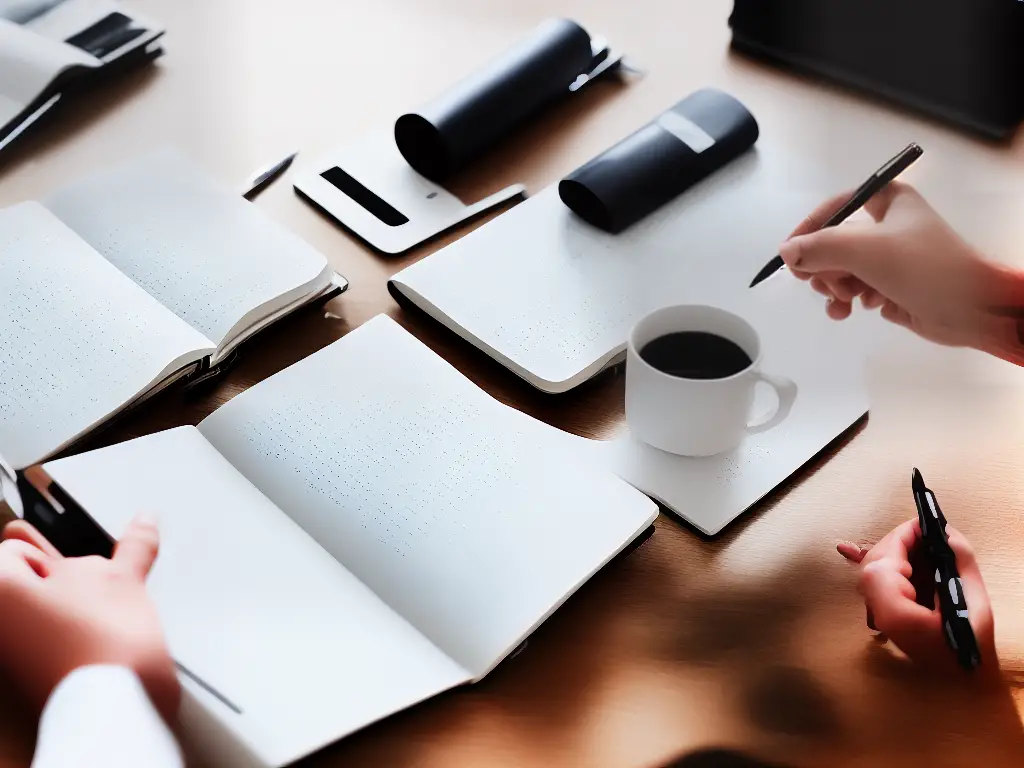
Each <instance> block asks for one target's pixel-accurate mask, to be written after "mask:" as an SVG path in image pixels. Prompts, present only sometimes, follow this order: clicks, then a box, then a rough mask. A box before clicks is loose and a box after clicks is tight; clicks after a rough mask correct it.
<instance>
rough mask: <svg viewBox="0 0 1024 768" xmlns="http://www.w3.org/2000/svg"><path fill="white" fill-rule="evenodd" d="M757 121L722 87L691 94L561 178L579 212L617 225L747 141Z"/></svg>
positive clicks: (610, 228)
mask: <svg viewBox="0 0 1024 768" xmlns="http://www.w3.org/2000/svg"><path fill="white" fill-rule="evenodd" d="M758 133H759V130H758V126H757V121H755V120H754V117H753V115H751V114H750V112H748V111H747V109H746V107H744V106H743V105H742V104H741V103H740V102H739V101H737V100H736V99H735V98H733V97H732V96H729V95H728V94H726V93H722V92H721V91H716V90H713V89H705V90H701V91H697V92H696V93H694V94H691V95H690V96H688V97H687V98H685V99H683V100H682V101H681V102H679V103H678V104H676V105H675V106H674V107H672V109H670V110H668V111H667V112H665V113H664V114H663V115H661V117H659V118H658V119H657V120H655V121H654V122H652V123H650V124H649V125H647V126H645V127H643V128H641V129H640V130H639V131H637V132H636V133H634V134H633V135H631V136H629V137H627V138H626V139H623V140H622V141H621V142H619V143H618V144H616V145H615V146H614V147H612V148H611V149H609V150H608V151H607V152H605V153H604V154H602V155H600V156H598V157H597V158H595V159H594V160H591V161H590V162H589V163H587V164H586V165H584V166H583V167H582V168H579V169H578V170H576V171H574V172H573V173H572V174H570V175H569V176H567V177H566V178H565V179H563V180H562V181H561V182H560V183H559V185H558V194H559V196H560V197H561V198H562V202H563V203H565V204H566V206H568V207H569V209H570V210H572V211H573V212H574V213H575V214H576V215H577V216H579V217H580V218H582V219H583V220H584V221H586V222H588V223H589V224H592V225H593V226H595V227H597V228H599V229H602V230H605V231H606V232H611V233H618V232H621V231H622V230H624V229H626V228H627V227H629V226H630V225H632V224H634V223H636V222H637V221H639V220H640V219H642V218H644V217H645V216H647V215H648V214H650V213H653V212H654V211H655V210H657V209H658V208H660V207H661V206H662V205H664V204H665V203H667V202H669V201H670V200H672V199H673V198H674V197H677V196H678V195H680V194H682V193H683V192H685V191H686V190H687V189H689V188H690V187H692V186H693V185H694V184H696V183H697V182H698V181H700V180H701V179H703V178H705V177H706V176H708V175H709V174H711V173H714V172H715V171H716V170H718V169H719V168H721V167H722V166H724V165H726V164H727V163H729V162H730V161H731V160H733V159H734V158H736V157H738V156H739V155H741V154H742V153H744V152H746V151H747V150H748V149H750V148H751V147H752V146H753V145H754V143H755V142H756V141H757V138H758Z"/></svg>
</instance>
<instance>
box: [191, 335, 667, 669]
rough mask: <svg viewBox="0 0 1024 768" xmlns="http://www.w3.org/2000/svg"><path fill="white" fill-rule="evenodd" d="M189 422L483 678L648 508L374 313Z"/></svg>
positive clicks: (556, 436)
mask: <svg viewBox="0 0 1024 768" xmlns="http://www.w3.org/2000/svg"><path fill="white" fill-rule="evenodd" d="M200 430H201V431H202V432H203V434H205V435H206V437H207V438H208V439H209V440H210V442H211V443H212V444H213V445H215V446H216V447H217V449H218V450H219V451H220V452H221V453H222V454H223V455H224V456H225V457H227V458H228V460H229V461H231V463H232V464H233V465H234V466H236V467H238V468H239V470H240V471H242V473H243V474H245V475H246V476H247V477H249V478H250V479H251V480H252V481H253V483H255V484H256V485H257V486H258V487H259V488H260V489H261V490H262V491H263V492H264V493H265V494H266V495H267V496H268V497H269V498H270V499H272V500H273V501H274V503H276V504H277V505H278V506H279V507H280V508H281V509H283V510H284V511H285V512H287V513H288V514H289V515H290V516H291V517H292V519H293V520H295V522H297V523H298V524H299V525H301V526H302V527H303V528H304V529H305V530H306V531H307V532H309V533H310V535H312V536H313V538H315V539H316V540H317V541H319V542H320V543H321V544H322V545H323V546H324V547H325V548H326V549H327V550H328V551H329V552H331V553H332V554H333V555H334V556H335V557H336V558H337V559H338V561H339V562H341V563H343V564H344V565H345V566H346V567H347V568H348V569H349V570H350V571H351V572H352V573H354V574H355V575H356V576H358V577H359V579H360V580H362V581H363V583H365V584H367V585H368V586H369V587H370V588H371V589H373V590H374V592H376V593H377V594H378V595H379V596H380V597H381V598H382V599H383V600H385V601H386V602H387V603H388V604H389V605H390V606H391V607H392V608H394V609H395V610H396V611H397V612H398V613H399V614H401V615H402V616H404V617H405V618H406V619H408V620H409V621H410V622H411V623H412V624H413V625H414V626H416V627H417V628H418V629H419V630H420V631H421V632H422V633H423V634H424V635H426V636H427V637H429V638H430V639H431V640H432V641H433V642H434V643H435V644H436V645H437V646H438V647H439V648H441V649H443V650H444V651H445V652H446V653H447V654H448V655H449V656H451V658H453V659H455V660H456V661H458V662H459V663H460V664H461V665H462V666H463V667H465V668H466V669H468V670H469V671H470V672H472V673H473V674H474V676H476V677H480V676H482V675H483V674H485V673H486V672H487V671H489V670H490V669H491V668H492V667H493V666H494V665H495V664H496V663H497V662H499V661H500V660H501V659H502V658H503V657H504V656H505V654H506V653H507V652H509V651H510V650H512V649H513V648H514V647H515V646H516V645H518V644H519V642H520V640H521V639H522V638H523V637H524V636H526V635H527V634H528V633H529V632H530V631H531V630H532V629H533V628H534V627H535V626H536V625H537V624H539V622H540V621H542V620H543V619H544V618H545V617H546V616H547V615H548V614H549V613H550V612H551V611H552V610H554V608H555V607H557V606H558V605H559V604H561V602H562V601H563V600H564V599H565V598H566V597H567V596H568V595H569V594H571V593H572V592H573V591H574V590H575V589H576V588H577V587H578V586H579V585H580V584H581V583H582V582H584V581H585V580H586V579H587V578H589V577H590V576H591V575H592V574H593V573H594V572H595V571H597V570H598V569H599V568H600V567H601V566H602V565H604V564H605V563H606V562H607V561H608V560H610V559H611V558H612V557H613V556H614V555H615V554H617V553H618V552H619V551H621V550H622V549H623V548H624V547H625V546H626V544H627V543H629V542H630V541H632V540H633V539H634V538H635V537H636V536H637V535H638V534H639V533H640V532H642V531H643V530H645V529H646V528H647V527H648V525H649V524H650V523H651V522H652V521H653V520H654V517H655V513H656V510H655V507H654V505H653V503H652V502H650V501H649V500H648V499H647V498H646V497H645V496H643V495H642V494H640V493H638V492H637V491H635V490H633V489H632V488H630V487H629V486H627V485H626V484H625V483H623V482H622V481H620V480H618V479H617V478H616V477H614V476H613V475H611V474H610V473H603V472H600V471H595V470H592V469H589V468H585V467H584V466H582V465H581V464H577V463H575V462H574V461H572V460H570V459H569V458H567V456H569V455H570V454H571V453H572V451H570V450H568V449H567V448H566V441H574V440H577V439H578V438H573V437H571V436H568V435H566V434H565V433H562V432H559V431H557V430H555V429H553V428H551V427H548V426H547V425H544V424H542V423H540V422H537V421H534V420H533V419H531V418H529V417H527V416H525V415H523V414H522V413H519V412H518V411H515V410H513V409H511V408H509V407H507V406H504V405H502V404H500V403H498V402H497V401H495V400H493V399H491V398H490V397H489V396H488V395H486V394H485V393H483V392H481V391H480V390H479V389H478V388H476V387H475V386H474V385H473V384H472V383H471V382H469V381H468V380H467V379H465V378H464V377H463V376H462V375H461V374H460V373H459V372H458V371H456V370H455V369H454V368H452V367H451V366H449V365H448V364H447V363H446V362H445V361H443V360H442V359H441V358H439V357H438V356H437V355H435V354H434V353H433V352H431V351H430V350H429V349H427V348H426V347H425V346H423V345H422V344H421V343H420V342H419V341H417V340H416V339H415V338H414V337H413V336H411V335H410V334H409V333H407V332H406V331H405V330H403V329H402V328H401V327H400V326H399V325H398V324H397V323H395V322H394V321H393V320H391V319H389V318H387V317H385V316H379V317H377V318H374V319H373V320H371V321H369V322H368V323H366V324H365V325H363V326H362V327H360V328H359V329H357V330H355V331H353V332H352V333H350V334H349V335H348V336H346V337H345V338H344V339H342V340H341V341H338V342H336V343H335V344H332V345H331V346H330V347H327V348H326V349H324V350H322V351H320V352H318V353H316V354H315V355H313V356H311V357H309V358H307V359H306V360H303V361H302V362H300V363H298V364H296V365H293V366H292V367H291V368H288V369H287V370H285V371H283V372H281V373H279V374H277V375H276V376H274V377H272V378H271V379H269V380H267V381H264V382H262V383H260V384H259V385H257V386H256V387H253V388H252V389H250V390H248V391H247V392H244V393H243V394H241V395H239V396H238V397H236V398H235V399H234V400H232V401H231V402H230V403H228V404H227V405H225V406H223V407H221V408H220V410H218V411H217V412H216V413H214V414H213V415H212V416H210V417H209V418H207V419H206V421H204V422H203V423H202V424H201V425H200Z"/></svg>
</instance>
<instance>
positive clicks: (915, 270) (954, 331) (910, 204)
mask: <svg viewBox="0 0 1024 768" xmlns="http://www.w3.org/2000/svg"><path fill="white" fill-rule="evenodd" d="M849 197H850V195H849V194H848V193H847V194H843V195H839V196H837V197H835V198H833V199H831V200H829V201H827V202H825V203H823V204H822V205H821V206H820V207H819V208H818V209H817V210H815V211H814V212H813V213H812V214H811V215H810V216H808V217H807V218H806V219H805V220H804V221H803V222H802V223H801V224H800V226H798V227H797V228H796V230H795V231H794V232H793V234H792V235H791V236H790V239H789V240H787V241H786V242H785V243H784V244H783V245H782V246H781V248H780V251H779V255H781V256H782V259H783V261H785V262H786V265H787V266H788V267H789V268H790V270H791V271H792V272H793V275H794V276H795V277H797V278H799V279H801V280H809V281H810V283H811V287H812V288H814V289H815V290H816V291H818V292H819V293H821V294H822V295H824V296H825V297H827V298H828V304H827V308H826V311H827V313H828V315H829V316H830V317H831V318H833V319H835V320H843V319H845V318H847V317H849V316H850V314H851V313H852V311H853V304H854V302H855V301H856V300H857V299H858V298H859V299H860V301H861V304H862V306H863V307H864V308H866V309H869V310H874V309H880V310H881V314H882V316H883V317H884V318H886V319H887V320H889V321H891V322H893V323H896V324H898V325H901V326H904V327H906V328H909V329H910V330H912V331H914V332H915V333H916V334H918V335H919V336H922V337H923V338H925V339H928V340H930V341H934V342H937V343H939V344H945V345H948V346H957V347H974V348H976V349H988V348H989V347H990V346H991V344H990V342H989V336H991V335H992V334H1002V333H1003V332H1004V331H1005V327H1004V326H1005V321H1004V320H1003V319H1002V318H1001V317H997V316H995V315H994V314H993V312H994V308H996V307H1001V306H1004V305H1007V304H1012V297H1010V296H1009V293H1010V292H1011V291H1012V289H1013V286H1014V283H1015V280H1014V279H1013V278H1011V277H1010V273H1009V272H1008V271H1006V270H1004V269H1002V268H1000V267H998V266H996V265H994V264H992V263H990V262H988V261H986V260H985V259H984V258H983V257H982V256H981V255H980V254H979V253H978V252H977V251H975V250H974V249H973V248H971V247H970V246H969V245H968V244H967V243H965V242H964V241H963V240H962V239H961V238H960V237H959V236H958V235H957V234H956V233H955V232H954V231H953V230H952V228H951V227H950V226H949V225H948V224H947V223H946V222H945V221H944V220H943V219H942V217H941V216H939V214H938V213H936V211H935V210H934V209H933V208H932V207H931V206H930V205H929V204H928V203H927V202H926V201H925V199H924V198H923V197H922V196H921V195H920V194H919V193H918V192H917V191H916V190H915V189H914V188H913V187H910V186H908V185H906V184H902V183H900V182H892V183H890V184H889V185H888V186H887V187H886V188H885V189H883V190H882V191H881V192H879V193H878V194H876V195H875V196H874V197H873V198H872V199H871V200H870V201H869V202H868V203H867V204H866V205H865V206H864V208H865V210H866V212H867V213H868V214H869V215H870V216H871V218H872V219H873V221H865V222H854V221H850V222H847V223H845V224H842V225H840V226H838V227H831V228H828V229H821V227H822V225H823V224H824V223H825V221H826V220H828V218H829V217H830V216H832V214H834V213H835V212H836V211H837V210H838V209H839V208H840V207H841V206H842V205H843V204H844V203H845V202H846V201H847V200H848V199H849ZM989 351H991V350H989Z"/></svg>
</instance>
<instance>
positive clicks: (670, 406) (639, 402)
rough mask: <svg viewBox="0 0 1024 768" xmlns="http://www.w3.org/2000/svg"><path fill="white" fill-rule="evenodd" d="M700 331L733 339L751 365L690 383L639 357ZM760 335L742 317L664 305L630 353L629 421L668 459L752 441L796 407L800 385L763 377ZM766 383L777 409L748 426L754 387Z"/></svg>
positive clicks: (637, 334) (638, 330) (638, 333)
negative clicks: (662, 342) (659, 343)
mask: <svg viewBox="0 0 1024 768" xmlns="http://www.w3.org/2000/svg"><path fill="white" fill-rule="evenodd" d="M687 331H701V332H704V333H711V334H714V335H716V336H719V337H722V338H725V339H728V340H729V341H731V342H733V343H735V344H737V345H739V347H740V348H741V349H742V350H743V351H744V352H745V353H746V354H747V355H748V356H749V357H750V359H751V363H750V365H749V366H748V367H747V368H746V369H744V370H742V371H740V372H738V373H736V374H735V375H732V376H729V377H728V378H723V379H699V380H698V379H684V378H680V377H678V376H672V375H671V374H668V373H665V372H663V371H659V370H658V369H657V368H655V367H654V366H652V365H650V364H649V363H647V362H646V361H645V360H644V359H643V358H642V357H641V356H640V351H641V350H642V349H643V348H644V347H645V346H646V345H647V344H649V343H650V342H652V341H654V340H655V339H658V338H660V337H662V336H666V335H668V334H671V333H679V332H687ZM761 348H762V345H761V337H760V335H759V334H758V332H757V331H756V330H755V329H754V327H753V326H752V325H751V324H750V323H749V322H747V321H746V320H744V319H743V318H742V317H740V316H739V315H735V314H733V313H731V312H728V311H726V310H724V309H721V308H718V307H711V306H701V305H680V306H675V307H666V308H664V309H659V310H657V311H656V312H653V313H652V314H650V315H648V316H647V317H645V318H644V319H643V320H641V321H640V322H639V323H637V325H636V327H635V328H634V329H633V332H632V334H631V335H630V338H629V345H628V348H627V353H626V355H627V356H626V421H627V423H628V424H629V428H630V430H631V431H632V433H633V435H634V436H635V437H636V438H637V439H639V440H641V441H643V442H645V443H647V444H648V445H650V446H652V447H654V448H659V449H661V450H663V451H666V452H668V453H672V454H676V455H678V456H694V457H705V456H714V455H716V454H720V453H725V452H726V451H731V450H733V449H734V448H736V446H738V445H739V444H740V443H741V442H743V439H744V438H745V437H746V436H748V435H756V434H761V433H763V432H767V431H769V430H771V429H774V428H775V427H777V426H778V425H779V424H781V423H782V422H783V421H784V420H785V419H786V417H787V416H788V415H789V413H790V411H791V410H792V408H793V402H794V401H795V399H796V395H797V386H796V384H794V383H793V382H792V381H790V380H789V379H784V378H781V377H777V376H772V375H769V374H766V373H763V372H762V371H761V370H760V367H761V357H762V354H761ZM759 383H763V384H767V385H768V386H769V387H771V388H772V389H773V390H774V391H775V395H776V398H777V399H778V403H777V405H776V407H775V409H774V412H773V413H772V415H771V416H769V417H768V418H767V419H762V420H761V421H760V422H759V423H751V422H750V412H751V409H752V408H753V406H754V388H755V387H756V386H757V385H758V384H759Z"/></svg>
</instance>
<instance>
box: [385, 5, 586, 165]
mask: <svg viewBox="0 0 1024 768" xmlns="http://www.w3.org/2000/svg"><path fill="white" fill-rule="evenodd" d="M592 60H593V52H592V50H591V42H590V35H589V34H588V33H587V32H586V30H584V29H583V28H582V27H581V26H580V25H579V24H577V23H576V22H574V21H569V20H568V19H552V20H549V21H546V22H544V23H543V24H541V25H540V26H539V27H538V28H537V29H536V30H535V31H534V32H533V34H531V35H530V37H529V38H527V39H525V40H523V41H522V42H521V43H519V44H518V45H516V46H515V47H514V48H512V49H510V50H508V51H506V52H505V53H504V54H502V55H501V56H499V57H498V58H496V59H494V60H492V61H491V62H490V63H488V64H487V65H486V66H485V67H483V68H482V69H481V70H479V71H478V72H476V73H474V74H473V75H471V76H469V77H468V78H466V79H465V80H463V81H462V82H460V83H458V84H457V85H455V86H454V87H453V88H451V89H450V90H448V91H447V92H445V93H444V94H442V95H441V96H439V97H438V98H436V99H434V101H432V102H431V103H429V104H427V105H426V106H425V107H423V108H422V109H420V110H419V111H418V112H415V113H410V114H406V115H402V116H401V117H400V118H398V121H397V122H396V123H395V143H396V144H397V146H398V150H399V151H400V152H401V153H402V156H403V157H404V158H405V160H406V162H407V163H409V165H411V166H412V167H413V168H414V169H415V170H416V171H417V172H418V173H420V174H422V175H423V176H426V177H427V178H428V179H432V180H433V181H436V182H440V181H443V180H444V179H445V178H446V177H448V176H450V175H451V174H453V173H455V172H456V171H458V170H460V169H461V168H464V167H465V166H466V165H468V164H469V163H470V162H471V161H473V160H474V159H476V158H477V157H478V156H480V155H481V154H483V153H484V152H485V151H487V150H489V149H491V148H492V147H493V146H494V145H495V144H497V143H498V142H499V141H500V140H501V139H503V138H504V137H505V136H506V135H508V134H509V133H510V132H511V131H513V130H514V129H515V128H516V127H518V126H519V125H520V124H521V123H523V122H524V121H526V120H527V119H529V118H530V117H532V116H533V115H534V114H536V113H537V112H539V111H540V110H541V109H543V108H544V107H546V106H547V105H548V104H549V103H551V102H553V101H555V100H556V99H558V98H561V97H565V96H568V95H569V86H571V85H572V84H573V83H574V82H575V81H576V79H577V78H578V77H579V76H580V75H581V74H583V73H585V72H588V71H589V70H590V64H591V61H592Z"/></svg>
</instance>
